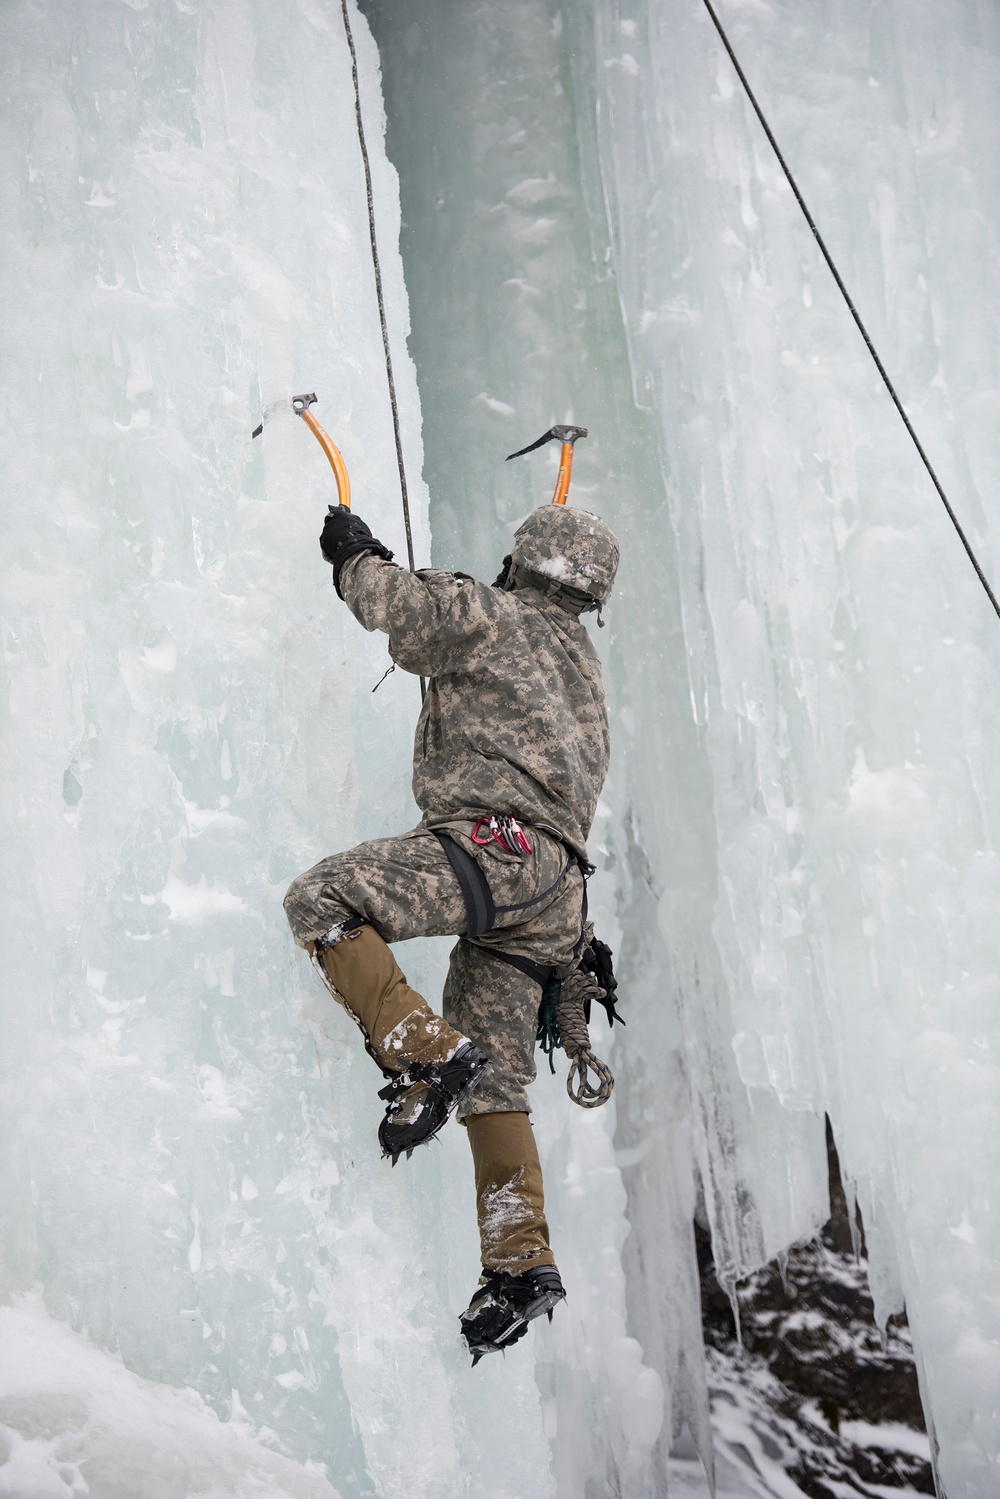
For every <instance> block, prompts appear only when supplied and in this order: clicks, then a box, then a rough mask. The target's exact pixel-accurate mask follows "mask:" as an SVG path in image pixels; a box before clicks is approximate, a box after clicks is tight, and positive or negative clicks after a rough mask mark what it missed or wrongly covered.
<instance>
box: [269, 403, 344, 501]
mask: <svg viewBox="0 0 1000 1499" xmlns="http://www.w3.org/2000/svg"><path fill="white" fill-rule="evenodd" d="M315 402H316V392H315V391H312V392H311V393H310V394H309V395H304V396H292V399H291V401H288V400H287V399H282V400H279V401H274V402H273V403H272V404H271V405H270V406H267V407H265V410H264V415H263V419H262V421H261V424H260V426H259V427H257V428H255V429H254V431H253V433H252V434H251V435H252V436H253V437H259V436H260V434H261V433H262V432H263V430H264V427H265V426H266V424H267V422H268V421H270V419H271V417H272V416H276V415H277V414H278V412H279V411H287V410H288V409H289V406H290V407H291V409H292V411H294V412H295V415H296V416H300V417H301V418H302V420H303V421H304V422H305V424H306V426H307V427H308V428H309V431H310V432H311V433H312V435H313V437H315V439H316V441H317V442H318V443H319V445H320V447H321V448H322V449H323V452H324V453H325V454H326V456H327V459H328V460H329V463H330V467H331V468H332V469H333V477H334V479H335V480H336V481H337V502H338V504H341V505H343V506H345V507H346V509H348V510H350V508H351V481H350V478H349V477H348V473H347V464H346V463H345V462H344V460H343V457H342V456H341V452H340V449H339V448H338V447H337V444H336V443H335V442H334V440H333V438H332V437H331V436H330V434H329V432H326V431H324V429H323V428H322V427H321V426H320V424H319V422H318V421H317V420H316V418H315V417H314V416H313V414H312V412H311V411H310V410H309V407H310V406H312V405H314V404H315Z"/></svg>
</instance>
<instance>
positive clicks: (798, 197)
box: [515, 0, 1000, 619]
mask: <svg viewBox="0 0 1000 1499" xmlns="http://www.w3.org/2000/svg"><path fill="white" fill-rule="evenodd" d="M704 4H705V9H706V10H707V11H708V14H709V15H710V16H711V18H712V22H713V24H714V26H715V29H716V31H717V32H718V33H719V36H720V38H721V39H722V45H723V46H724V47H725V49H726V51H727V52H728V53H729V60H730V62H731V63H732V65H733V67H734V68H735V69H736V73H737V75H738V77H739V80H740V82H741V83H742V85H743V87H744V89H745V90H746V95H747V98H748V99H749V100H750V103H751V104H752V105H753V109H754V113H755V114H756V116H757V118H758V120H759V121H760V123H761V126H762V127H763V130H764V134H765V135H766V136H767V138H768V140H769V141H770V143H771V149H772V150H773V151H774V154H775V156H776V157H777V158H778V165H779V166H780V167H781V170H782V171H783V172H784V174H785V177H786V179H787V181H788V185H789V187H790V188H791V190H792V192H793V193H794V194H795V201H796V202H797V203H798V205H799V207H800V208H801V210H802V212H803V214H804V216H805V220H806V223H807V224H808V225H809V228H810V229H811V230H812V235H813V238H814V239H815V241H816V243H817V245H818V246H819V248H820V252H821V254H822V256H823V259H824V260H825V261H826V263H827V266H828V267H829V269H830V273H831V275H832V276H833V279H834V281H836V283H837V286H838V288H839V289H840V293H841V295H842V296H843V298H844V301H845V302H846V303H847V307H848V311H849V312H850V314H851V317H852V318H853V319H854V321H855V323H856V324H857V328H858V332H859V333H860V334H861V337H862V338H863V339H864V341H865V344H866V346H867V348H868V352H869V354H870V355H871V356H872V358H873V359H874V361H875V367H876V369H877V370H878V372H879V374H880V375H881V376H882V380H883V382H884V384H885V388H886V390H887V391H888V392H889V395H890V396H891V397H892V403H893V405H894V406H895V408H896V410H897V411H898V412H899V415H900V417H901V418H902V420H903V425H904V427H905V428H906V430H907V432H908V433H909V434H910V437H911V438H912V439H913V445H914V447H915V448H916V450H917V452H918V453H919V455H920V458H921V460H922V462H923V465H924V468H925V469H926V470H927V472H928V474H929V475H930V479H931V483H932V484H933V485H934V488H935V489H936V490H937V492H938V497H939V498H940V500H941V503H942V504H943V505H944V508H945V510H947V512H948V518H949V519H950V521H951V523H952V525H953V526H954V527H955V530H956V531H957V532H958V539H959V541H960V542H961V543H962V545H963V547H964V548H965V550H966V553H967V555H968V558H969V561H970V562H971V563H972V565H973V567H974V568H975V570H976V576H977V577H978V578H979V581H980V583H982V585H983V588H984V589H985V590H986V596H987V598H988V599H989V601H990V603H991V604H992V605H993V609H994V611H995V613H996V615H997V618H998V619H1000V603H998V602H997V598H996V595H995V594H994V592H993V589H992V588H991V587H990V585H989V582H988V581H987V578H986V574H985V573H984V572H983V569H982V568H981V567H980V565H979V560H978V558H977V557H976V554H975V552H974V551H973V550H972V547H971V545H970V543H969V540H968V537H967V536H966V534H965V532H964V531H963V529H962V526H961V524H960V522H959V519H958V516H957V515H956V514H955V512H954V510H953V509H952V507H951V504H950V503H949V500H948V496H947V495H946V494H945V492H944V489H943V488H942V486H941V481H940V480H939V478H938V476H937V474H936V473H935V472H934V469H933V467H932V465H931V461H930V459H929V458H928V456H927V454H926V453H925V451H924V448H923V444H922V443H921V441H920V439H919V437H918V436H917V434H916V431H915V430H914V426H913V423H912V422H911V421H910V418H909V417H908V416H907V414H906V412H905V410H904V409H903V403H902V401H901V400H900V399H899V396H898V395H897V394H896V389H895V386H894V385H893V383H892V381H891V380H890V378H889V375H888V372H887V370H886V368H885V365H884V364H883V363H882V361H881V359H880V358H879V355H878V351H877V350H876V348H875V345H874V344H873V343H872V340H871V337H870V335H869V333H868V329H867V328H866V327H865V325H864V323H863V322H862V321H861V315H860V313H859V312H858V309H857V308H856V307H855V305H854V303H853V301H852V300H851V295H850V292H849V291H848V290H847V287H846V286H845V285H844V281H843V278H842V277H841V274H840V272H839V271H838V269H837V267H836V265H835V264H834V260H833V256H832V255H831V254H830V252H829V250H828V249H827V247H826V243H825V241H824V239H823V236H822V235H821V234H820V232H819V229H818V227H817V225H816V220H815V219H814V218H813V216H812V214H811V213H810V212H809V209H808V207H807V205H806V200H805V198H803V196H802V194H801V192H800V191H799V187H798V183H797V182H796V181H795V178H794V177H793V176H792V173H791V171H790V169H789V166H788V163H787V162H786V161H785V158H784V156H782V154H781V149H780V147H779V145H778V142H777V141H776V140H775V138H774V132H773V131H772V129H771V127H770V125H769V124H768V122H767V119H766V117H765V115H764V111H763V110H762V109H761V107H760V105H759V104H758V103H757V97H756V95H755V94H754V91H753V89H752V88H751V87H750V84H749V82H748V80H747V76H746V74H745V73H744V71H743V69H742V68H741V67H740V63H739V59H738V58H737V56H736V53H735V52H734V51H733V47H732V43H731V42H730V40H729V37H728V36H727V35H726V32H725V29H724V28H723V25H722V22H721V21H720V20H719V17H718V16H717V15H716V13H715V10H714V8H713V6H712V3H711V0H704ZM543 440H544V439H543ZM515 456H516V455H515Z"/></svg>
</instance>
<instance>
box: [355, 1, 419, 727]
mask: <svg viewBox="0 0 1000 1499" xmlns="http://www.w3.org/2000/svg"><path fill="white" fill-rule="evenodd" d="M340 8H341V10H342V11H343V15H344V31H345V33H346V35H347V45H348V47H349V48H350V52H351V77H352V79H353V80H354V115H355V118H356V119H357V122H358V144H359V146H360V147H361V160H362V161H363V162H364V167H365V192H366V194H367V196H368V237H369V239H370V240H371V245H372V269H373V270H374V272H375V296H376V298H377V300H378V320H379V324H380V326H381V328H382V348H383V350H384V352H385V376H386V379H387V380H388V382H389V405H390V406H391V407H392V435H393V437H394V439H395V442H396V467H397V469H398V470H399V493H400V498H401V499H402V501H403V527H404V529H405V531H406V558H407V561H408V562H409V564H410V572H411V573H412V572H416V570H417V564H416V561H415V559H414V555H413V531H412V529H411V526H410V500H409V495H408V494H407V490H406V466H405V464H404V463H403V438H402V435H401V433H400V430H399V405H398V403H397V401H396V381H395V379H394V377H393V373H392V351H391V349H390V348H389V326H388V324H387V323H386V320H385V297H384V296H383V293H382V264H381V262H380V260H379V258H378V240H377V238H376V237H375V199H374V197H373V195H372V169H371V163H370V162H369V160H368V144H367V142H366V140H365V123H364V120H363V119H362V118H361V86H360V84H359V83H358V54H357V52H356V51H355V50H354V32H353V31H352V30H351V17H350V15H349V13H348V10H347V0H340ZM392 669H393V668H392V667H391V666H390V668H389V671H392ZM388 675H389V672H388V671H387V672H386V674H385V676H384V677H383V678H382V682H384V681H385V677H387V676H388ZM382 682H377V683H376V685H375V686H374V687H373V688H372V691H373V692H377V691H378V688H379V687H381V685H382ZM426 692H427V683H426V682H425V681H424V678H423V677H421V678H420V701H421V702H423V700H424V697H425V695H426Z"/></svg>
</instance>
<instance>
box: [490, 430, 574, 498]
mask: <svg viewBox="0 0 1000 1499" xmlns="http://www.w3.org/2000/svg"><path fill="white" fill-rule="evenodd" d="M586 435H587V429H586V427H550V428H549V430H548V431H547V432H546V434H545V436H544V437H540V438H539V439H538V441H537V442H530V443H529V444H528V446H527V447H526V448H518V450H517V452H516V453H508V454H507V457H506V458H505V459H504V462H505V463H509V462H510V460H511V459H512V458H522V457H523V456H524V454H525V453H533V452H534V451H535V449H536V448H540V447H541V446H542V444H543V443H546V442H561V443H562V452H561V453H560V455H559V477H558V478H557V479H556V488H555V493H554V494H553V496H552V503H553V505H565V503H566V494H567V491H568V489H569V476H570V474H571V473H572V472H573V444H574V443H575V442H576V440H577V438H578V437H586Z"/></svg>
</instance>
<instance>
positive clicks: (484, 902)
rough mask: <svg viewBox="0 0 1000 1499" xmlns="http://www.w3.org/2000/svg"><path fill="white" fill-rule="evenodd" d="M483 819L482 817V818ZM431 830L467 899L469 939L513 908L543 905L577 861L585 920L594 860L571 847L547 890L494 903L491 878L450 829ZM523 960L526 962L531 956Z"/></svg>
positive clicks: (490, 949)
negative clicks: (509, 902) (510, 901)
mask: <svg viewBox="0 0 1000 1499" xmlns="http://www.w3.org/2000/svg"><path fill="white" fill-rule="evenodd" d="M481 822H482V819H480V823H481ZM480 823H477V824H476V826H477V827H479V826H480ZM431 832H432V833H433V834H434V837H435V838H436V839H437V841H438V842H439V843H440V845H441V847H442V848H443V849H444V852H445V855H446V857H447V859H448V863H449V864H450V865H451V867H452V869H453V870H454V872H455V878H456V879H457V880H458V885H459V889H460V890H461V892H462V899H463V900H464V901H465V919H466V929H465V935H466V937H467V938H468V939H469V940H470V941H474V940H475V939H476V938H477V937H483V936H485V934H486V933H487V932H489V931H492V930H493V927H494V926H495V924H496V919H497V917H498V916H509V915H510V914H511V912H513V911H529V910H530V909H531V907H532V906H537V905H540V904H541V902H542V901H543V900H547V899H548V897H549V896H550V895H553V894H554V893H555V892H556V891H557V890H558V889H559V886H560V885H561V884H562V882H563V880H564V879H565V878H566V876H567V875H568V874H569V872H570V870H571V869H572V868H573V866H574V864H578V865H579V866H580V869H581V870H582V871H584V886H583V919H584V922H586V920H587V884H586V882H587V879H588V878H589V876H590V875H591V874H593V872H594V866H593V865H592V864H584V862H583V860H582V859H581V858H580V857H579V855H577V854H575V853H573V852H572V850H570V849H567V850H566V853H567V860H566V863H565V865H564V866H563V868H562V869H561V870H560V871H559V873H558V875H557V876H556V878H555V879H554V880H553V881H552V884H551V885H549V887H548V888H547V889H546V890H543V891H542V892H541V894H540V895H536V896H534V897H533V898H532V899H531V900H522V901H518V902H517V904H516V905H513V906H498V905H496V904H495V903H494V900H493V892H492V890H491V889H490V885H489V881H488V880H487V878H486V876H485V874H484V873H483V871H482V870H481V869H480V867H479V865H478V864H477V863H476V860H475V859H474V858H473V857H472V855H471V854H470V853H469V852H468V850H467V849H464V848H463V847H462V845H461V844H460V843H459V842H458V840H457V839H455V838H452V836H451V834H450V833H446V832H444V831H443V830H442V829H439V828H431ZM487 842H489V840H488V839H486V840H483V843H482V844H481V845H480V846H481V847H482V846H485V843H487ZM529 851H530V850H529ZM519 852H520V850H519ZM483 951H484V952H487V951H488V952H491V953H492V952H493V948H492V947H491V948H484V949H483ZM524 961H525V962H527V961H528V959H525V960H524ZM515 966H516V965H515ZM533 966H535V965H533ZM526 971H527V970H526Z"/></svg>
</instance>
